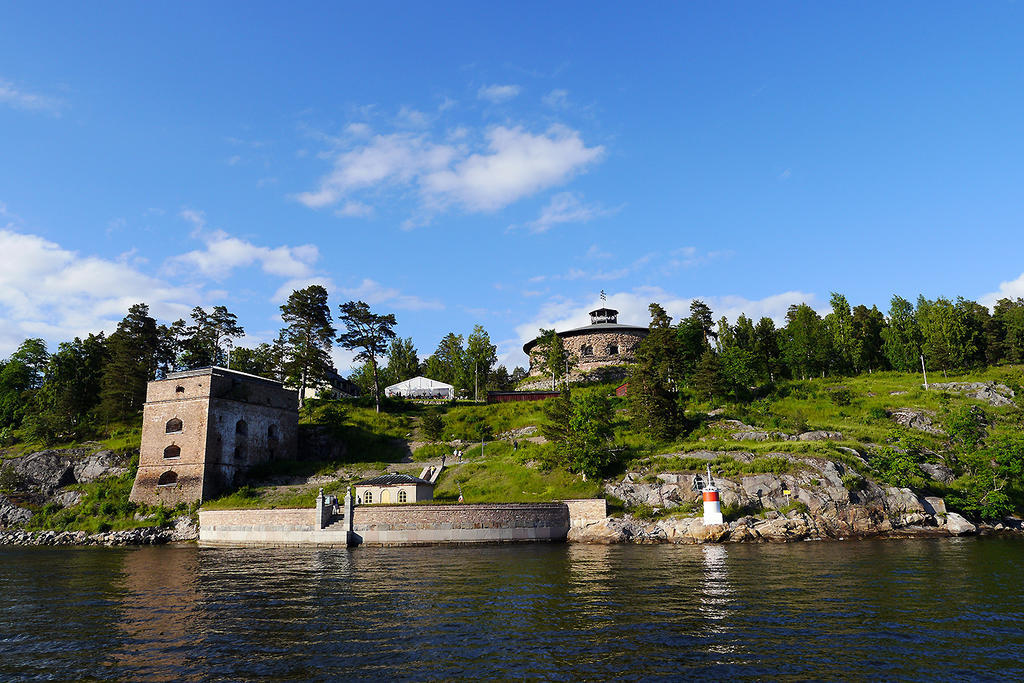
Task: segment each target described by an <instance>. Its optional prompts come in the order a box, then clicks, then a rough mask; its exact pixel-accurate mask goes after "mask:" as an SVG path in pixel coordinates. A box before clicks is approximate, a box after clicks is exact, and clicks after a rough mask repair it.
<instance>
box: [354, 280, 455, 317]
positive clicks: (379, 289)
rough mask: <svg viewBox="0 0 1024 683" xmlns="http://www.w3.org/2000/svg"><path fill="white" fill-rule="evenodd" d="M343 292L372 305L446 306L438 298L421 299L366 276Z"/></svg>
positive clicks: (418, 308)
mask: <svg viewBox="0 0 1024 683" xmlns="http://www.w3.org/2000/svg"><path fill="white" fill-rule="evenodd" d="M341 293H342V294H343V295H344V296H345V298H347V299H352V300H358V301H365V302H366V303H368V304H370V305H371V306H378V305H380V306H385V307H390V308H396V309H399V310H406V311H423V310H441V309H443V308H444V304H442V303H441V302H440V301H437V300H436V299H435V300H431V299H421V298H420V297H418V296H413V295H410V294H402V292H400V291H399V290H397V289H395V288H394V287H385V286H384V285H382V284H380V283H379V282H376V281H375V280H371V279H370V278H364V279H363V281H362V282H360V283H359V284H358V285H357V286H355V287H343V288H342V289H341Z"/></svg>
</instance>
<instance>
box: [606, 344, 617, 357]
mask: <svg viewBox="0 0 1024 683" xmlns="http://www.w3.org/2000/svg"><path fill="white" fill-rule="evenodd" d="M608 355H609V356H617V355H619V345H618V344H609V345H608Z"/></svg>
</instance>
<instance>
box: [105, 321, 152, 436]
mask: <svg viewBox="0 0 1024 683" xmlns="http://www.w3.org/2000/svg"><path fill="white" fill-rule="evenodd" d="M107 350H108V351H109V354H110V360H109V361H108V362H107V364H106V367H104V369H103V379H102V381H101V383H100V384H101V389H100V411H101V412H102V413H103V415H104V416H105V417H106V418H107V419H108V420H115V421H120V420H126V419H128V418H129V417H131V416H133V415H135V414H136V413H138V412H139V411H140V410H142V405H143V403H145V401H146V383H147V382H148V381H149V380H151V379H153V378H154V377H155V376H156V370H157V365H158V360H159V355H158V354H159V350H160V335H159V332H158V330H157V325H156V320H154V319H153V318H151V317H149V306H147V305H146V304H135V305H134V306H132V307H131V308H130V309H128V315H126V316H125V317H124V319H123V320H122V321H121V322H120V323H118V324H117V330H116V331H115V332H114V333H113V334H111V335H110V338H109V339H108V340H107Z"/></svg>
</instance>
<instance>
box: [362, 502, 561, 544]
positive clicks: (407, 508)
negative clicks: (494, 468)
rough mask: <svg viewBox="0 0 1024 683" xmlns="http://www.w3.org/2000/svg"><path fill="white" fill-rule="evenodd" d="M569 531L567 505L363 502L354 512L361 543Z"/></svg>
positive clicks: (507, 538) (543, 537)
mask: <svg viewBox="0 0 1024 683" xmlns="http://www.w3.org/2000/svg"><path fill="white" fill-rule="evenodd" d="M568 531H569V508H568V506H567V505H565V504H564V503H495V504H479V505H472V504H471V505H467V504H461V505H362V506H359V507H357V508H356V509H355V511H354V513H353V515H352V536H353V542H354V543H355V544H362V545H435V544H461V543H510V542H524V541H564V540H565V538H566V535H567V534H568Z"/></svg>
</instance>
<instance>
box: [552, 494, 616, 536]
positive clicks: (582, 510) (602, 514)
mask: <svg viewBox="0 0 1024 683" xmlns="http://www.w3.org/2000/svg"><path fill="white" fill-rule="evenodd" d="M562 502H563V503H565V504H566V505H567V506H569V526H570V527H571V528H573V529H579V528H582V527H585V526H587V525H590V524H596V523H597V522H603V521H604V520H605V518H606V517H608V501H607V500H605V499H604V498H578V499H576V500H563V501H562Z"/></svg>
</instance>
